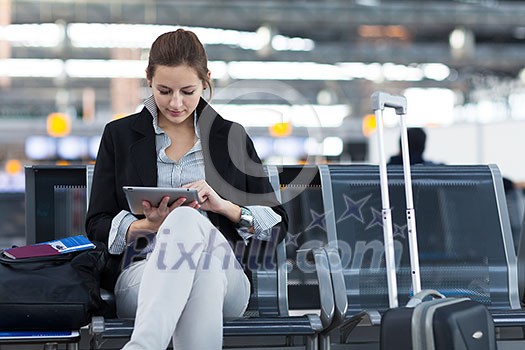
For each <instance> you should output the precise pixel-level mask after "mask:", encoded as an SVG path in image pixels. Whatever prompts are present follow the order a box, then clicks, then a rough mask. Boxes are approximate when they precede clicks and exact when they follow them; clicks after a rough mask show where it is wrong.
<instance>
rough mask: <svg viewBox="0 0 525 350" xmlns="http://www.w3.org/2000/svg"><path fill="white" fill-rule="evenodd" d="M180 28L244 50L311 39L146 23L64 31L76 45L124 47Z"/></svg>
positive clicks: (299, 45) (302, 46) (294, 47)
mask: <svg viewBox="0 0 525 350" xmlns="http://www.w3.org/2000/svg"><path fill="white" fill-rule="evenodd" d="M179 28H184V29H187V30H191V31H193V32H195V34H197V36H198V37H199V39H200V40H201V42H202V43H203V44H204V45H229V46H234V47H239V48H241V49H245V50H256V51H257V50H260V49H262V48H263V47H264V46H265V45H268V44H269V43H271V46H272V48H274V49H275V50H278V51H285V50H289V51H311V50H313V49H314V47H315V43H314V41H313V40H311V39H308V38H299V37H292V38H291V37H286V36H282V35H276V36H267V37H264V38H263V39H264V40H261V32H259V33H258V32H247V31H238V30H230V29H219V28H204V27H181V26H163V25H149V24H103V23H71V24H69V25H68V28H67V33H68V36H69V38H70V40H71V43H72V45H73V46H76V47H128V48H144V49H148V48H150V46H151V43H152V42H153V41H154V40H155V38H157V37H158V36H159V35H160V34H162V33H166V32H169V31H173V30H177V29H179Z"/></svg>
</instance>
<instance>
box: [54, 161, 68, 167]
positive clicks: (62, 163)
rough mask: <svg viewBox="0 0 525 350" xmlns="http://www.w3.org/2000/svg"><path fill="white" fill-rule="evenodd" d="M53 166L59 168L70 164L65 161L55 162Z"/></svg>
mask: <svg viewBox="0 0 525 350" xmlns="http://www.w3.org/2000/svg"><path fill="white" fill-rule="evenodd" d="M55 164H56V165H59V166H66V165H71V163H70V162H68V161H67V160H57V161H56V163H55Z"/></svg>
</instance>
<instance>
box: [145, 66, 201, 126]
mask: <svg viewBox="0 0 525 350" xmlns="http://www.w3.org/2000/svg"><path fill="white" fill-rule="evenodd" d="M149 83H150V85H151V88H152V90H153V97H154V98H155V102H156V103H157V107H158V109H159V124H165V123H171V124H174V125H181V124H183V123H184V122H186V123H188V122H191V123H193V119H192V118H188V117H190V116H192V114H193V111H194V110H195V108H197V104H198V103H199V98H200V96H201V94H202V90H203V89H204V82H203V81H202V80H201V79H199V77H198V76H197V72H196V71H195V70H194V69H193V68H191V67H189V66H187V65H180V66H174V67H172V66H157V67H156V68H155V74H154V75H153V77H152V79H151V81H150V82H149Z"/></svg>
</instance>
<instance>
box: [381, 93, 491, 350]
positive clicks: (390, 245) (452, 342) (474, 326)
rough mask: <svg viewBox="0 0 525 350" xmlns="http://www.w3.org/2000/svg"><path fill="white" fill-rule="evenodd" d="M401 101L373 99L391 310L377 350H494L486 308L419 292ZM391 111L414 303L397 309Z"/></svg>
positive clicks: (387, 96)
mask: <svg viewBox="0 0 525 350" xmlns="http://www.w3.org/2000/svg"><path fill="white" fill-rule="evenodd" d="M406 107H407V106H406V99H405V98H404V97H403V96H393V95H390V94H387V93H384V92H375V93H374V94H373V95H372V110H373V111H374V113H375V116H376V121H377V123H376V124H377V138H378V149H379V174H380V184H381V186H380V187H381V202H382V208H383V209H382V220H383V238H384V242H385V259H386V270H387V283H388V296H389V305H390V308H389V310H387V311H386V312H385V313H384V315H383V317H382V319H381V329H380V349H381V350H411V349H412V350H434V349H435V350H445V349H446V350H467V349H469V350H470V349H475V350H493V349H496V339H495V332H494V322H493V320H492V317H491V315H490V313H489V311H488V310H487V308H486V307H485V306H484V305H482V304H479V303H477V302H474V301H472V300H470V299H468V298H445V296H443V295H442V294H441V293H439V292H438V291H435V290H421V280H420V272H419V257H418V247H417V234H416V222H415V210H414V204H413V195H412V180H411V173H410V159H409V152H408V136H407V127H406V122H405V118H404V117H405V115H406ZM385 108H393V109H394V110H395V112H396V114H397V115H398V116H399V117H400V125H401V151H402V157H403V174H404V179H405V197H406V218H407V231H408V243H409V252H410V264H411V266H410V267H411V277H412V289H413V294H414V295H413V297H412V298H411V299H410V301H409V302H408V304H407V305H406V306H404V307H398V297H397V294H398V292H397V280H396V266H395V256H394V237H393V225H392V216H391V208H390V198H389V192H388V179H387V167H386V156H385V150H384V144H383V139H384V137H383V124H382V123H383V120H382V119H383V111H384V109H385Z"/></svg>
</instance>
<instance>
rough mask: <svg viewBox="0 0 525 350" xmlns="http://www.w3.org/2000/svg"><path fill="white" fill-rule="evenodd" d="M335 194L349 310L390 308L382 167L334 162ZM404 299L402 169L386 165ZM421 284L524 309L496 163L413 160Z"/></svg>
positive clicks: (403, 298)
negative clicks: (415, 162)
mask: <svg viewBox="0 0 525 350" xmlns="http://www.w3.org/2000/svg"><path fill="white" fill-rule="evenodd" d="M329 173H330V182H331V193H332V196H333V203H334V215H333V216H332V218H333V220H334V221H335V225H336V231H337V240H336V241H335V242H330V244H332V245H336V246H337V247H338V249H339V251H340V252H341V256H342V260H343V269H344V275H345V282H346V288H347V296H348V302H349V310H350V311H360V310H379V311H382V310H386V309H387V308H388V289H387V280H386V270H385V261H384V244H383V228H382V226H383V224H382V217H381V209H382V208H381V206H382V204H381V193H380V185H379V183H380V182H379V170H378V167H377V166H373V165H330V166H329ZM388 175H389V191H390V201H391V208H392V222H393V226H394V242H395V250H396V267H397V281H398V288H399V302H400V305H403V304H404V303H406V302H407V301H408V299H409V296H410V295H411V275H410V261H409V249H408V240H407V229H406V213H405V206H406V205H405V192H404V180H403V172H402V167H400V166H389V167H388ZM412 184H413V194H414V207H415V212H416V227H417V238H418V246H419V259H420V270H421V285H422V288H424V289H426V288H432V289H437V290H439V291H441V292H442V293H443V294H445V295H446V296H453V297H458V296H468V297H471V298H472V299H474V300H476V301H479V302H481V303H483V304H485V305H487V306H488V307H489V309H509V308H519V307H520V304H519V297H518V286H517V284H518V283H517V272H516V269H517V267H516V255H515V252H514V247H513V242H512V233H511V228H510V223H509V217H508V212H507V207H506V203H505V195H504V190H503V182H502V179H501V174H500V172H499V170H498V169H497V167H496V166H493V165H479V166H453V165H439V166H413V167H412Z"/></svg>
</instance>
